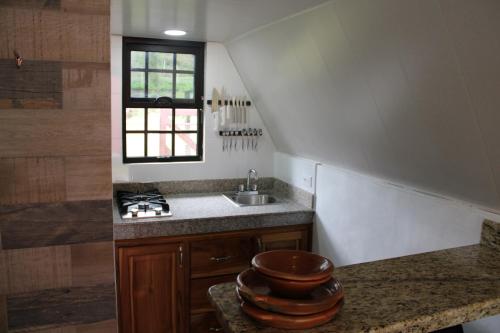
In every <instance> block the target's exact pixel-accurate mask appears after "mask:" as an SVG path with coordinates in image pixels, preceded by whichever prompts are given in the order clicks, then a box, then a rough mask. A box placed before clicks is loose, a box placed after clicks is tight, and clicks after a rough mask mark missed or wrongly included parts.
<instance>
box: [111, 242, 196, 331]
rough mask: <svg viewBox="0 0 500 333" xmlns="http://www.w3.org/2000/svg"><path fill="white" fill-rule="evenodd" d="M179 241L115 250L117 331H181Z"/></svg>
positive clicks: (182, 271)
mask: <svg viewBox="0 0 500 333" xmlns="http://www.w3.org/2000/svg"><path fill="white" fill-rule="evenodd" d="M183 251H184V249H183V244H182V243H168V244H159V245H144V246H133V247H123V248H119V249H118V260H119V279H120V280H119V281H120V284H119V293H120V331H121V332H122V333H167V332H169V333H170V332H172V333H177V332H184V331H185V328H184V326H185V319H184V317H185V316H184V313H185V298H186V297H185V295H186V292H185V290H184V289H185V288H184V284H185V272H186V270H185V269H184V263H183V258H184V257H183V256H184V253H183Z"/></svg>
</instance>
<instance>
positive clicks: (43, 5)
mask: <svg viewBox="0 0 500 333" xmlns="http://www.w3.org/2000/svg"><path fill="white" fill-rule="evenodd" d="M0 6H9V7H26V8H36V9H59V8H60V7H61V0H2V1H1V2H0Z"/></svg>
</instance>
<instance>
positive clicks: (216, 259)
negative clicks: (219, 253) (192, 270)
mask: <svg viewBox="0 0 500 333" xmlns="http://www.w3.org/2000/svg"><path fill="white" fill-rule="evenodd" d="M232 258H233V256H225V257H211V258H210V260H212V261H215V262H224V261H228V260H229V259H232Z"/></svg>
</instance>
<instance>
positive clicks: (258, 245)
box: [257, 237, 263, 252]
mask: <svg viewBox="0 0 500 333" xmlns="http://www.w3.org/2000/svg"><path fill="white" fill-rule="evenodd" d="M257 251H258V252H262V251H263V246H262V239H261V238H260V237H257Z"/></svg>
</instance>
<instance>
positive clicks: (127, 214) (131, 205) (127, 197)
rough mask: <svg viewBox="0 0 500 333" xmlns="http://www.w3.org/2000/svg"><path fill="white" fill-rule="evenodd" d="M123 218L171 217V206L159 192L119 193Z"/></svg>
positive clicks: (119, 206)
mask: <svg viewBox="0 0 500 333" xmlns="http://www.w3.org/2000/svg"><path fill="white" fill-rule="evenodd" d="M116 197H117V201H118V209H119V211H120V214H121V215H122V218H136V217H140V218H142V217H158V216H171V215H172V213H171V212H170V206H169V205H168V203H167V201H166V200H165V198H164V197H163V195H162V194H161V193H160V192H159V191H158V190H151V191H147V192H144V193H134V192H128V191H117V192H116Z"/></svg>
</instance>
